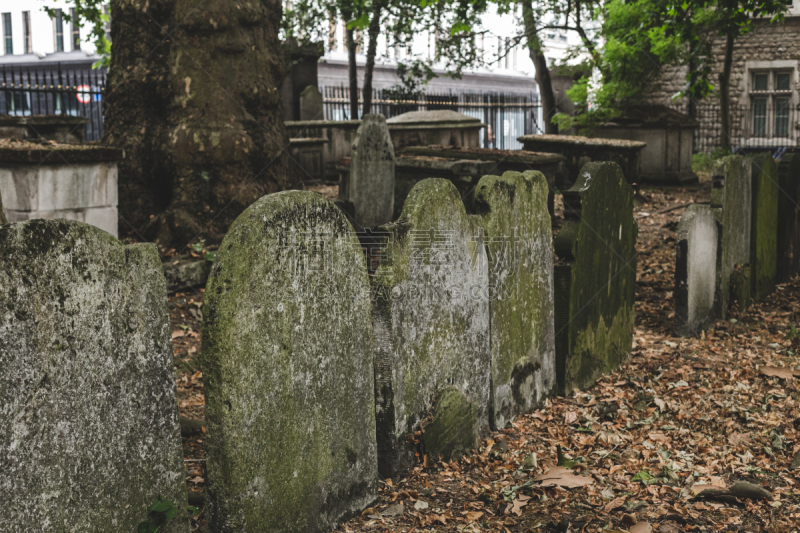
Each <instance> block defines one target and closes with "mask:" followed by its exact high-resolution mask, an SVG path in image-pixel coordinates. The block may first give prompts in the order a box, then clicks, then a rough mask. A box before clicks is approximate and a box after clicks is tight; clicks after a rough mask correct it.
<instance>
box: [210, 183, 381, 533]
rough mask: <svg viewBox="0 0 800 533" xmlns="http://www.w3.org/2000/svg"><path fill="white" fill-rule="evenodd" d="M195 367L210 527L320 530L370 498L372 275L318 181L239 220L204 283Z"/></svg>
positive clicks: (373, 479) (373, 491)
mask: <svg viewBox="0 0 800 533" xmlns="http://www.w3.org/2000/svg"><path fill="white" fill-rule="evenodd" d="M204 306H205V307H204V310H203V320H204V322H203V352H202V367H203V379H204V382H205V394H206V422H207V426H206V427H207V436H206V437H207V443H208V460H207V461H208V470H207V497H208V507H207V509H208V512H209V514H210V524H211V530H212V531H215V532H217V531H218V532H223V531H224V532H228V531H231V532H234V531H237V532H238V531H258V532H264V533H269V532H298V533H299V532H303V533H305V532H321V531H329V530H331V529H333V528H334V527H335V525H336V524H337V522H339V521H340V520H342V519H345V518H347V517H349V516H351V515H353V514H355V513H358V512H360V511H361V510H362V509H363V508H365V507H367V506H368V505H369V504H370V503H372V501H373V500H374V499H375V498H376V496H377V458H376V457H377V454H376V444H375V406H374V386H373V383H374V381H373V368H372V325H371V321H370V296H369V280H368V276H367V270H366V263H365V259H364V255H363V253H362V250H361V247H360V245H359V243H358V240H357V238H356V236H355V234H354V232H353V229H352V227H351V226H350V223H349V222H348V221H347V219H346V218H345V216H344V214H343V213H342V212H341V211H340V210H339V209H338V208H337V207H336V206H335V205H334V204H333V203H332V202H330V201H328V200H326V199H324V198H323V197H322V196H320V195H318V194H316V193H312V192H302V191H288V192H282V193H278V194H272V195H268V196H264V197H263V198H261V199H260V200H258V201H257V202H255V203H254V204H253V205H251V206H250V207H248V208H247V209H246V210H245V211H244V212H243V213H242V214H241V215H240V216H239V217H238V218H237V219H236V221H235V222H234V223H233V225H232V226H231V228H230V230H229V231H228V233H227V235H226V236H225V239H224V240H223V241H222V244H221V246H220V249H219V252H218V254H217V260H216V263H215V265H214V267H213V268H212V272H211V276H210V278H209V281H208V285H207V287H206V298H205V303H204Z"/></svg>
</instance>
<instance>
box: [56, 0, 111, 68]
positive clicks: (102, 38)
mask: <svg viewBox="0 0 800 533" xmlns="http://www.w3.org/2000/svg"><path fill="white" fill-rule="evenodd" d="M72 1H73V2H74V4H75V15H76V17H77V20H75V21H74V22H76V23H77V24H76V25H77V26H78V27H81V28H82V27H84V26H88V27H90V28H91V32H90V35H91V39H92V41H93V42H94V46H95V49H96V50H97V54H98V55H100V56H101V59H100V60H99V61H98V62H97V63H95V64H94V68H98V67H107V66H108V65H109V62H110V60H111V41H109V40H108V38H107V37H106V24H107V23H108V16H107V15H106V14H105V13H103V4H105V3H106V2H107V0H72ZM55 10H56V8H54V7H52V6H49V5H46V6H44V11H45V13H47V14H48V15H49V16H50V18H55V16H56V13H55ZM61 16H62V18H63V19H64V21H66V22H73V20H72V15H70V13H68V12H64V13H62V15H61Z"/></svg>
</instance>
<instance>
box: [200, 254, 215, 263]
mask: <svg viewBox="0 0 800 533" xmlns="http://www.w3.org/2000/svg"><path fill="white" fill-rule="evenodd" d="M203 257H204V258H205V260H206V261H210V262H212V263H213V262H214V260H215V259H216V258H217V254H216V252H206V253H205V255H204V256H203Z"/></svg>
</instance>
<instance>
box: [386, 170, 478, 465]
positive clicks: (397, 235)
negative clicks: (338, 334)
mask: <svg viewBox="0 0 800 533" xmlns="http://www.w3.org/2000/svg"><path fill="white" fill-rule="evenodd" d="M382 230H384V231H385V232H386V233H387V235H388V236H389V242H388V245H387V249H386V251H385V256H384V260H383V262H382V263H381V264H380V266H378V268H377V270H376V272H375V277H374V287H373V292H374V302H373V327H374V331H375V389H376V408H375V410H376V418H377V428H378V429H377V437H378V467H379V471H380V473H381V475H383V476H385V477H395V476H397V475H398V474H402V472H403V471H405V470H407V469H408V468H409V467H411V465H412V464H413V462H414V449H413V448H411V447H410V446H409V441H408V438H407V437H408V435H409V433H411V432H413V431H415V430H416V429H418V428H419V425H420V422H421V421H422V419H423V418H424V417H425V415H426V412H427V411H428V410H429V408H430V407H431V405H432V403H433V401H434V398H435V397H436V396H437V395H441V394H443V393H444V391H445V389H448V388H453V389H455V391H456V393H457V394H461V395H463V397H464V398H463V399H461V400H459V401H456V400H455V399H454V398H453V392H452V391H449V392H448V393H447V396H448V399H447V402H446V403H447V404H449V405H452V406H454V407H455V409H457V410H458V411H459V412H460V413H464V412H469V411H470V410H473V411H474V416H472V417H464V416H460V415H455V416H450V415H449V414H448V413H446V412H443V410H438V409H437V413H436V415H437V416H435V417H434V421H433V424H434V428H436V427H437V425H436V421H437V419H445V418H447V419H450V420H458V421H459V423H458V428H457V429H458V431H452V432H450V431H448V429H447V428H443V427H441V426H442V424H438V426H439V428H438V430H437V431H435V433H436V434H437V435H441V434H446V435H450V437H448V438H447V439H440V438H434V439H428V440H424V437H425V436H423V440H424V444H425V446H426V452H427V453H428V455H429V456H430V457H431V458H432V459H434V458H435V457H436V456H437V455H439V454H442V455H444V456H447V455H449V454H451V452H452V450H454V449H464V448H468V447H469V445H470V443H473V442H477V438H478V434H480V433H481V432H483V431H484V430H486V429H487V428H488V425H489V394H490V393H489V385H490V374H491V359H490V353H489V286H488V285H489V275H488V270H487V260H486V251H485V249H484V246H483V239H482V228H481V223H480V219H479V217H477V216H468V215H467V213H466V210H465V208H464V204H463V203H462V201H461V198H460V197H459V195H458V191H457V190H456V188H455V186H454V185H453V184H452V183H451V182H450V181H448V180H445V179H442V178H437V179H426V180H423V181H421V182H419V183H418V184H417V185H415V186H414V188H413V189H412V190H411V193H410V194H409V195H408V198H407V199H406V202H405V206H404V207H403V213H402V215H401V216H400V219H399V220H398V221H396V222H394V223H392V224H387V225H386V226H383V228H382ZM467 403H469V404H471V407H465V404H467ZM439 404H440V405H441V402H439ZM454 439H458V440H459V441H460V442H454Z"/></svg>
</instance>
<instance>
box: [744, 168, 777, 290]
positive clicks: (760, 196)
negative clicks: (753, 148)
mask: <svg viewBox="0 0 800 533" xmlns="http://www.w3.org/2000/svg"><path fill="white" fill-rule="evenodd" d="M752 171H753V174H752V186H753V197H752V198H753V211H752V214H751V224H752V229H751V230H750V273H751V280H752V281H751V283H752V285H751V287H752V291H753V298H754V299H756V300H763V299H764V298H766V297H767V296H768V295H769V294H770V293H771V292H772V291H773V290H775V276H776V274H777V261H778V195H779V191H778V166H777V165H776V164H775V160H774V159H772V156H771V155H770V154H768V153H763V154H758V155H756V156H755V157H754V158H753V166H752Z"/></svg>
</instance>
